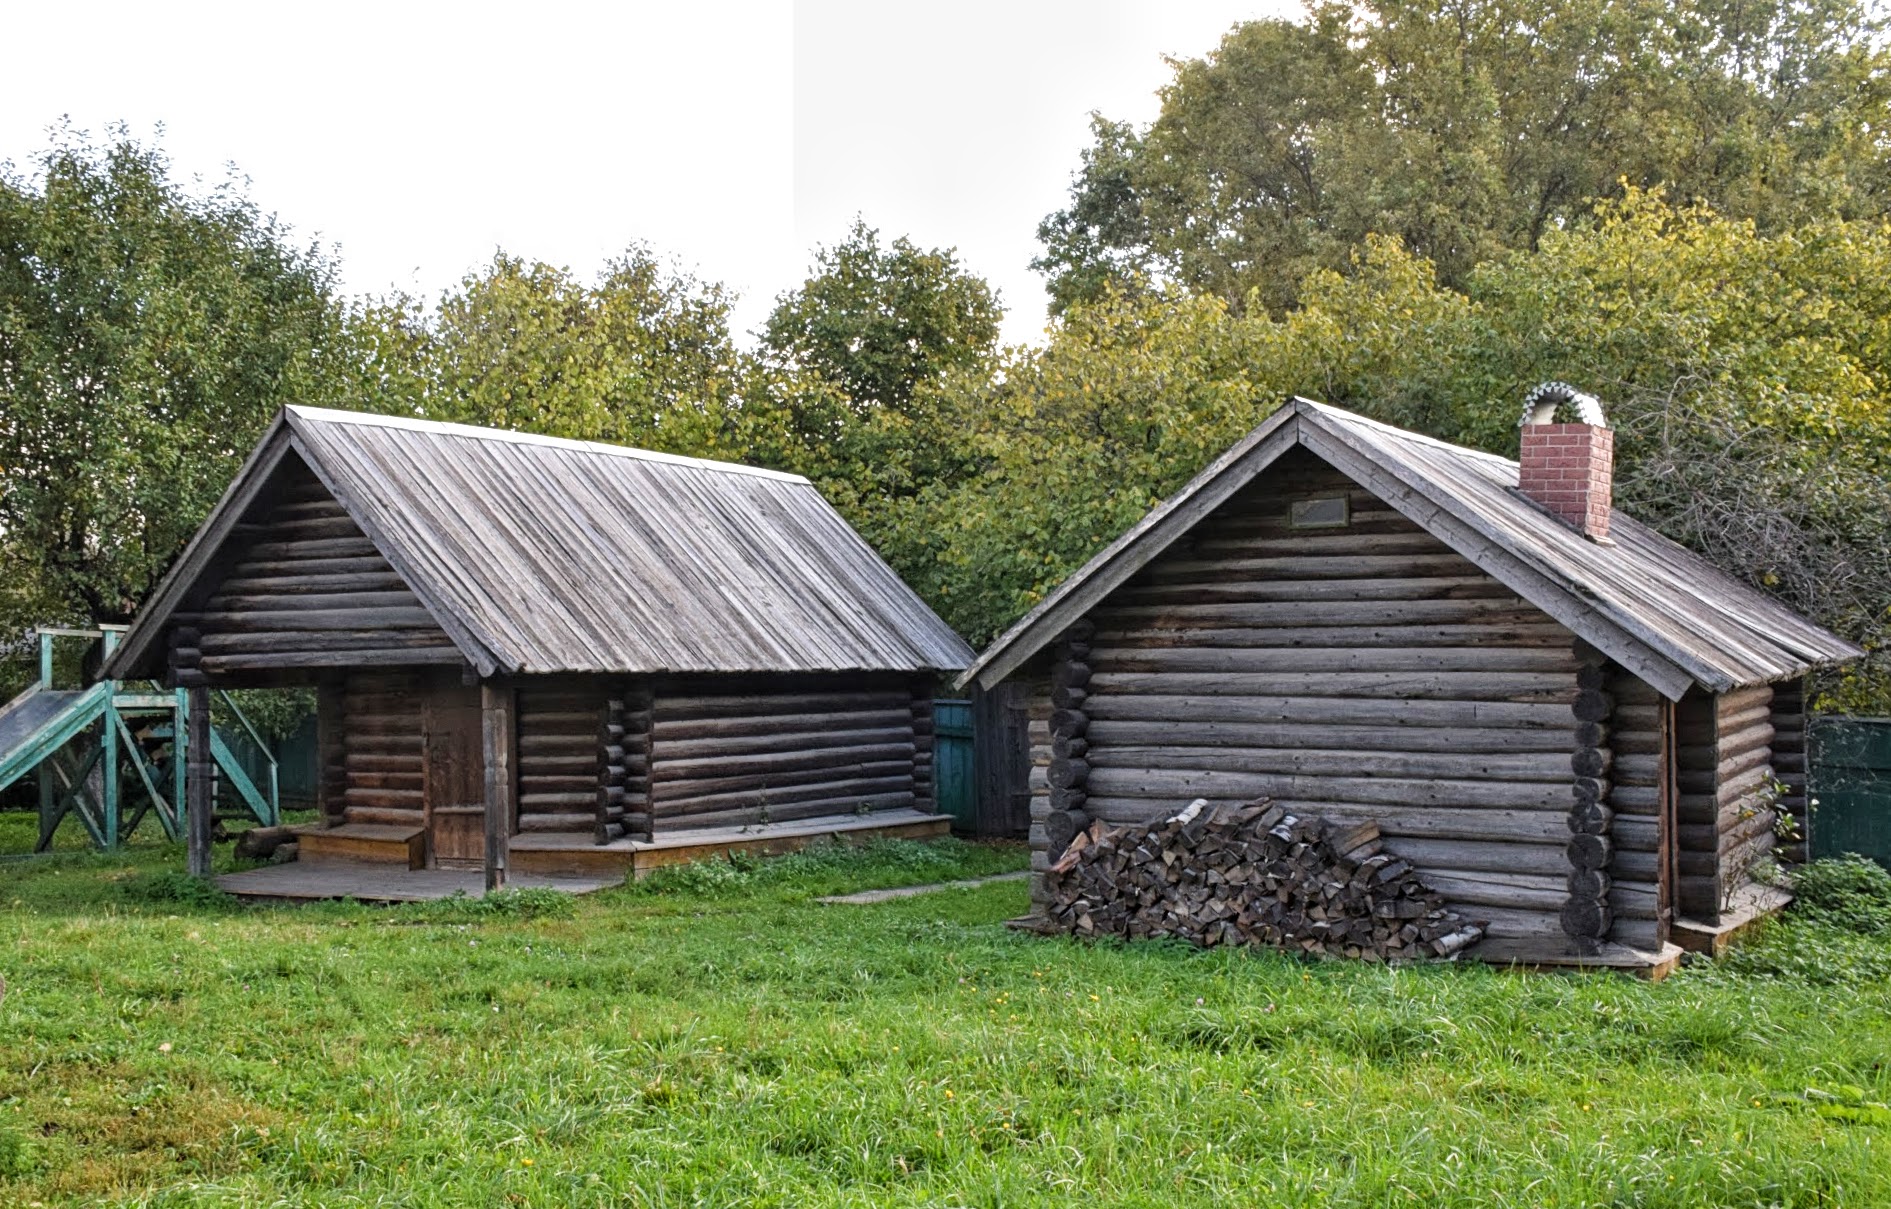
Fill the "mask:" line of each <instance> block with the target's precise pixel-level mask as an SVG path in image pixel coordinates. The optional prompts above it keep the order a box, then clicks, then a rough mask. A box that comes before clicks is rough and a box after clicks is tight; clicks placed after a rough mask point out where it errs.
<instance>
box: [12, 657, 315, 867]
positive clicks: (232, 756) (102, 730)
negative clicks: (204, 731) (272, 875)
mask: <svg viewBox="0 0 1891 1209" xmlns="http://www.w3.org/2000/svg"><path fill="white" fill-rule="evenodd" d="M122 632H123V630H122V627H109V626H108V627H104V628H101V629H97V630H68V629H58V628H54V627H44V628H42V629H40V631H39V680H38V681H37V682H36V683H35V684H34V685H33V686H32V687H30V688H28V689H27V690H26V691H25V692H23V693H21V694H20V695H19V696H17V697H15V698H14V699H13V700H12V701H10V702H8V703H7V704H6V705H4V706H0V789H5V788H6V787H7V786H9V785H11V784H13V783H14V782H15V781H18V780H19V779H20V778H22V777H24V776H26V775H27V774H29V773H37V774H38V777H39V842H38V846H37V850H38V851H41V852H44V851H45V850H46V849H47V847H49V846H50V845H51V843H52V838H53V833H54V831H56V830H57V829H58V827H59V824H60V823H61V822H63V821H64V820H65V818H66V817H67V816H68V815H70V816H72V817H74V818H76V819H77V820H78V821H79V825H80V826H81V827H83V828H84V829H85V832H86V834H87V835H88V836H89V837H90V838H91V840H92V843H93V844H94V845H95V846H97V847H99V848H102V849H111V848H116V847H117V846H118V844H119V842H120V841H121V840H122V839H123V838H124V837H126V836H129V835H130V834H131V833H132V832H134V831H136V830H137V828H138V825H139V823H141V822H142V821H143V820H144V819H145V817H146V816H147V815H155V816H156V817H157V819H158V822H159V825H160V826H162V827H163V828H164V832H165V834H166V835H167V836H169V837H170V838H172V839H178V838H181V837H182V836H183V834H184V823H185V819H184V758H185V753H184V736H185V735H186V734H187V733H188V732H187V730H186V728H185V725H184V723H185V720H186V711H187V708H188V707H187V703H186V699H185V694H184V693H183V691H182V690H170V691H166V690H162V689H159V688H157V687H156V686H154V685H136V684H130V683H121V682H118V681H112V680H103V681H100V682H99V683H97V684H93V685H89V686H87V687H84V688H72V689H62V688H57V687H55V686H54V684H53V642H54V641H55V640H56V639H60V638H83V639H89V640H94V641H102V642H103V644H104V647H105V652H106V653H107V654H110V653H111V651H112V649H113V648H114V647H116V646H117V644H118V637H119V634H120V633H122ZM220 696H221V695H220ZM221 700H222V704H223V705H224V707H225V708H226V709H227V710H228V711H229V714H230V716H231V717H232V718H234V719H235V720H236V722H237V723H238V725H239V726H240V727H241V728H242V731H243V733H242V734H241V735H240V736H239V737H238V738H236V739H235V740H234V741H233V740H232V738H231V737H230V736H228V735H225V734H224V733H223V729H222V728H221V727H212V728H211V731H210V754H211V758H212V760H213V762H214V764H215V766H216V769H217V774H218V787H217V789H218V792H217V795H216V800H217V801H219V802H222V803H223V804H224V805H225V808H226V810H229V811H231V812H232V813H235V814H238V815H241V816H246V817H250V818H254V819H255V820H256V821H257V822H259V823H262V824H264V825H265V826H268V825H273V824H275V823H277V822H278V821H280V819H281V809H280V807H279V804H278V800H277V786H276V764H275V759H274V757H273V756H272V755H270V753H269V748H268V745H267V744H265V743H264V742H263V739H262V736H261V735H259V734H257V733H256V729H255V727H253V726H251V725H250V722H249V719H248V718H245V717H244V716H243V713H242V711H241V710H240V709H238V708H237V707H236V703H235V702H234V701H231V700H229V699H228V698H227V697H222V698H221ZM239 744H241V745H251V746H253V747H254V748H255V750H256V751H258V752H260V753H261V755H262V757H263V766H264V768H265V770H266V773H267V775H266V777H265V780H266V784H264V785H261V786H259V785H257V783H256V781H255V780H254V779H253V778H252V777H251V776H250V774H249V772H248V771H247V770H246V769H245V767H244V764H243V761H242V760H241V759H240V758H239V757H238V754H237V750H236V748H237V746H238V745H239ZM126 767H129V769H130V771H131V773H132V774H133V776H134V777H135V779H136V781H137V788H138V789H139V790H141V791H142V792H140V793H137V794H134V795H131V796H130V798H129V802H130V803H131V804H132V805H133V810H132V811H131V813H130V814H129V815H127V814H126V813H125V811H124V807H125V806H126V805H127V801H128V799H127V796H126V795H125V794H124V792H123V790H124V788H125V786H124V785H123V783H122V782H123V777H124V770H125V768H126Z"/></svg>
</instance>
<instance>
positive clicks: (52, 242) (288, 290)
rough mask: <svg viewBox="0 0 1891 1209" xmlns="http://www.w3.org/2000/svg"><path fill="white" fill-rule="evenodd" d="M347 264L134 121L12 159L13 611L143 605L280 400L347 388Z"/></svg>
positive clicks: (111, 614)
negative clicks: (168, 149)
mask: <svg viewBox="0 0 1891 1209" xmlns="http://www.w3.org/2000/svg"><path fill="white" fill-rule="evenodd" d="M332 279H333V262H332V261H331V260H330V259H329V258H328V257H327V255H326V254H325V253H324V252H323V251H322V250H321V249H319V248H315V247H299V246H297V245H295V244H294V243H293V242H291V240H290V237H289V235H288V233H287V232H286V231H284V230H283V229H282V228H281V227H280V226H278V225H277V223H276V222H275V221H274V220H273V219H270V218H266V217H264V216H263V215H261V214H259V213H258V212H257V210H256V208H255V207H254V206H253V205H252V204H251V203H250V202H249V201H248V200H247V199H246V198H245V197H244V196H243V193H242V191H241V188H240V186H239V184H238V183H237V182H234V181H231V182H226V183H224V184H223V185H221V186H219V187H217V188H214V189H211V190H209V191H207V192H198V191H193V190H192V189H190V188H187V187H186V186H185V185H184V184H182V183H180V182H179V181H177V180H175V179H174V178H173V177H172V175H171V172H170V166H169V164H168V162H167V161H166V159H165V157H164V156H163V154H162V153H161V152H160V151H158V150H157V149H155V148H153V147H149V146H144V145H141V144H140V143H138V142H137V141H135V140H133V139H132V138H131V137H130V136H129V135H127V134H126V133H125V132H123V131H122V130H117V131H114V132H112V134H111V135H110V136H109V137H108V138H106V139H104V140H102V141H92V140H90V139H88V138H87V137H86V136H85V135H83V134H82V133H79V132H75V131H72V130H69V129H68V130H63V131H61V132H59V133H58V134H57V135H56V137H55V139H54V141H53V144H52V146H51V148H50V149H49V150H47V151H46V152H45V153H44V154H43V155H42V156H40V157H39V159H38V160H37V162H36V163H35V164H34V165H33V167H32V168H31V169H30V170H20V169H16V168H14V167H12V166H11V165H7V166H4V167H0V543H4V547H5V552H6V554H7V567H8V576H7V579H8V581H9V582H8V586H7V589H6V594H5V596H4V597H0V609H3V610H4V613H3V614H0V626H4V628H5V629H6V630H8V631H10V632H18V630H19V628H21V627H22V626H24V625H27V624H31V623H33V622H36V621H47V620H52V619H63V620H66V621H78V620H85V619H91V620H119V621H122V620H124V619H125V618H126V617H127V616H129V614H130V612H131V610H132V609H133V608H134V607H135V605H136V604H137V603H138V602H139V601H140V600H141V599H142V598H143V597H144V595H145V594H146V592H147V591H148V590H149V589H150V588H151V586H152V585H153V584H154V582H155V580H156V578H157V576H158V575H159V574H161V572H162V571H163V569H164V567H165V566H166V565H167V564H168V562H169V561H170V559H171V558H172V557H173V556H174V555H175V554H176V553H177V551H178V550H179V549H180V548H181V547H182V545H183V543H184V541H185V540H186V539H187V538H188V537H189V535H190V533H191V532H192V531H193V530H194V529H195V528H196V527H197V524H198V522H200V521H201V520H202V519H203V516H204V514H205V513H206V512H207V511H208V510H209V508H210V506H211V505H212V504H213V503H214V502H215V501H216V499H217V497H218V496H219V495H220V494H221V493H222V491H223V489H224V487H225V486H226V485H227V484H228V483H229V481H230V478H231V476H232V475H233V474H234V472H235V470H236V467H237V465H238V464H239V463H240V462H241V460H242V459H243V457H244V456H245V455H247V454H248V452H249V449H250V446H251V445H252V444H253V443H254V441H255V439H256V438H257V437H258V436H259V435H260V433H261V431H262V429H263V427H264V426H265V425H266V424H267V423H268V421H269V418H270V416H271V415H272V414H274V412H275V411H276V409H277V408H278V407H279V406H281V405H282V404H284V403H287V402H294V401H298V400H305V399H325V398H330V397H333V393H334V389H333V388H334V385H335V383H336V382H337V381H338V380H339V379H340V378H341V377H342V376H344V373H345V365H346V354H345V348H346V341H345V339H344V337H343V333H342V325H341V321H340V316H339V311H338V309H337V307H336V306H335V304H334V302H333V299H332Z"/></svg>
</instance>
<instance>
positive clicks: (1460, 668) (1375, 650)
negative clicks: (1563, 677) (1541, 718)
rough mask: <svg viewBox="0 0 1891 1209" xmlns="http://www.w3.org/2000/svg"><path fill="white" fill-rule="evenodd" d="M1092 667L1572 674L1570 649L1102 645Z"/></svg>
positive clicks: (1111, 669)
mask: <svg viewBox="0 0 1891 1209" xmlns="http://www.w3.org/2000/svg"><path fill="white" fill-rule="evenodd" d="M1091 663H1092V665H1093V666H1094V668H1095V670H1096V671H1097V672H1100V673H1112V674H1115V673H1126V672H1128V673H1134V672H1140V673H1170V674H1174V673H1201V672H1213V673H1250V674H1267V675H1270V676H1272V675H1278V674H1281V673H1331V672H1348V673H1363V674H1390V673H1412V672H1442V673H1450V674H1455V675H1466V674H1475V673H1479V672H1500V673H1531V672H1535V673H1544V672H1548V673H1573V672H1574V671H1575V667H1576V665H1575V661H1574V659H1572V658H1571V656H1570V654H1569V652H1568V651H1567V650H1558V649H1556V648H1554V647H1506V646H1497V645H1491V646H1469V647H1414V648H1409V649H1400V648H1385V647H1286V648H1282V647H1271V648H1270V647H1260V648H1246V649H1241V648H1236V649H1220V648H1214V647H1193V646H1188V647H1166V648H1144V649H1138V648H1127V649H1125V648H1117V647H1111V646H1103V647H1100V648H1099V649H1098V651H1097V653H1096V654H1095V655H1094V656H1093V657H1092V659H1091Z"/></svg>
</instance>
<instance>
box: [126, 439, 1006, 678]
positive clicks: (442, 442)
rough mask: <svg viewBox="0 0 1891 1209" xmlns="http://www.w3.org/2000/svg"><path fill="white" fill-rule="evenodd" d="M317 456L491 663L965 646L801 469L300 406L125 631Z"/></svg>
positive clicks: (597, 662) (843, 660)
mask: <svg viewBox="0 0 1891 1209" xmlns="http://www.w3.org/2000/svg"><path fill="white" fill-rule="evenodd" d="M291 454H295V455H298V456H300V457H301V458H302V460H303V461H304V462H306V463H307V464H308V466H309V468H310V469H312V470H313V471H314V472H315V475H316V476H317V477H318V478H319V479H320V480H321V481H322V483H323V485H324V486H325V487H326V488H327V489H328V490H329V491H330V492H331V493H332V494H333V495H334V497H335V498H336V500H338V501H339V502H340V503H341V504H342V506H343V507H344V508H346V509H347V511H348V513H349V515H350V516H352V517H353V518H354V520H355V522H356V523H357V524H359V525H360V526H361V528H362V530H363V531H364V532H365V533H366V534H367V535H368V537H369V538H370V539H371V540H372V541H373V542H374V544H375V546H376V548H377V549H379V550H380V552H381V554H382V555H383V556H384V557H385V558H386V559H387V560H388V562H389V563H390V564H392V565H393V567H394V569H395V570H396V571H397V572H399V573H400V575H401V578H402V579H403V580H405V581H406V583H407V585H408V587H409V588H411V589H412V590H413V592H414V594H415V595H416V596H418V597H419V598H420V599H421V601H422V603H424V604H425V605H426V606H427V608H428V609H429V611H431V612H432V613H433V615H434V617H435V618H436V619H437V620H438V621H439V623H440V625H441V627H442V628H443V629H445V630H446V631H447V633H448V634H450V635H451V636H452V637H453V640H454V642H455V643H456V644H457V645H458V646H459V648H460V650H461V651H462V653H463V654H464V655H465V656H466V659H467V662H468V663H470V664H471V665H472V666H473V667H474V668H475V669H476V670H477V671H478V672H479V673H480V674H481V675H484V676H489V675H493V674H495V673H508V674H509V673H543V672H620V673H651V672H826V671H955V670H957V669H959V668H962V667H964V666H965V664H966V662H967V661H968V660H969V659H970V658H971V655H972V651H971V648H970V647H968V646H966V645H965V643H964V641H963V640H961V639H960V638H959V636H958V635H957V634H955V633H953V632H952V630H951V629H950V628H949V627H948V626H947V625H946V624H945V623H944V622H943V621H941V620H940V619H939V617H938V615H937V614H935V613H934V612H933V611H932V610H931V609H930V608H928V607H927V606H926V604H925V602H924V601H922V600H920V598H919V597H918V596H917V595H916V594H915V593H914V592H913V590H912V589H911V588H909V587H907V586H906V584H905V583H904V582H903V581H901V579H900V578H899V576H898V575H896V574H895V573H894V572H893V569H892V568H891V567H889V566H887V565H886V563H885V562H884V561H883V560H882V559H881V558H880V557H879V555H877V554H876V553H874V551H873V549H872V548H871V547H870V546H868V545H867V543H866V542H865V541H864V540H863V539H862V538H861V537H860V535H859V534H858V533H856V532H854V530H853V529H852V528H851V527H850V526H849V525H848V524H847V522H846V521H844V520H842V519H841V517H840V514H839V513H837V512H835V511H834V509H833V507H832V506H831V505H829V504H828V502H827V501H826V500H825V499H824V498H822V496H821V494H820V492H819V491H817V490H816V489H815V488H814V485H813V484H812V483H810V482H808V480H806V479H804V478H802V477H800V476H799V475H792V474H782V473H779V472H776V471H772V470H761V469H757V468H755V467H750V466H737V465H732V464H729V463H726V462H711V461H704V460H701V459H697V458H683V457H675V456H672V455H669V454H661V453H651V452H648V451H645V450H638V449H627V448H624V447H622V446H616V445H603V444H598V443H595V442H589V441H567V440H558V439H554V438H550V437H540V436H532V435H528V434H524V433H515V432H504V431H500V430H497V429H490V428H474V427H469V426H466V425H461V424H442V423H436V422H431V421H424V420H411V419H401V418H394V417H388V416H377V415H367V414H362V413H356V412H346V411H330V410H326V409H322V408H314V407H289V408H285V409H284V410H283V412H282V413H281V414H280V415H278V416H277V418H276V420H275V421H274V423H272V424H271V426H270V429H269V431H268V432H267V433H266V434H265V435H264V437H263V440H262V442H261V443H260V444H259V445H258V447H257V449H256V451H255V453H253V454H252V455H251V456H250V459H249V460H248V461H247V462H246V463H245V464H244V466H243V468H242V470H241V471H239V472H238V474H237V478H236V481H235V482H233V483H232V484H231V485H230V488H229V490H228V491H227V492H226V493H225V494H224V497H223V499H222V501H221V502H219V503H218V505H217V507H216V509H215V510H214V511H213V512H212V513H211V515H210V518H209V519H208V520H207V521H205V523H204V525H203V527H202V528H201V529H200V530H199V531H198V533H197V535H196V536H195V537H194V538H193V539H192V540H191V543H190V544H189V545H188V546H187V547H186V548H185V550H184V553H183V555H182V556H181V557H180V558H179V559H178V561H177V564H176V565H175V566H174V567H173V568H172V569H171V572H170V574H169V575H167V576H166V577H165V580H164V582H163V583H162V584H160V585H159V587H158V590H157V591H156V593H154V594H153V596H152V598H151V599H150V601H149V602H147V604H146V605H145V607H144V609H143V610H141V612H140V614H139V616H138V618H137V620H136V622H135V624H134V625H133V626H132V627H131V630H130V631H129V632H128V633H127V634H126V636H125V639H124V641H123V642H122V644H121V645H120V646H119V648H118V651H117V654H116V655H115V657H114V658H113V660H112V662H111V664H110V665H109V666H108V668H107V674H113V675H122V674H123V673H125V672H127V671H130V670H131V669H134V668H137V667H140V666H144V665H146V664H148V662H149V659H148V652H150V651H152V650H153V649H154V644H155V643H157V642H158V640H159V637H160V635H161V633H162V631H163V628H164V625H165V622H166V620H167V619H168V617H169V616H170V614H171V613H172V612H173V611H174V610H175V609H177V608H178V607H179V606H180V603H181V602H182V601H183V600H184V599H185V597H186V596H187V594H188V592H189V590H190V587H191V585H192V584H193V583H194V582H195V581H196V580H197V578H198V577H199V576H200V575H202V574H203V573H204V572H205V571H206V569H207V568H208V567H209V565H210V561H211V559H212V557H213V556H214V555H215V554H216V552H217V550H218V548H219V547H220V546H221V545H222V544H223V542H224V541H225V540H226V539H227V538H228V537H230V536H231V534H232V533H233V531H234V529H235V526H236V524H237V522H238V521H239V520H240V519H241V518H242V516H243V514H244V512H245V511H246V510H247V509H248V507H249V506H250V505H251V504H252V503H253V502H255V501H256V500H257V499H258V498H259V493H261V492H262V490H263V488H264V485H265V483H266V481H267V480H268V478H269V476H270V474H271V473H272V472H273V471H274V470H275V469H276V467H277V466H278V465H280V464H281V463H282V461H283V460H284V459H285V458H287V457H289V456H290V455H291Z"/></svg>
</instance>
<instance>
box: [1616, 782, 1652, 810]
mask: <svg viewBox="0 0 1891 1209" xmlns="http://www.w3.org/2000/svg"><path fill="white" fill-rule="evenodd" d="M1608 800H1609V807H1610V809H1612V810H1615V811H1618V812H1620V813H1623V814H1645V815H1657V814H1660V813H1661V789H1660V787H1659V786H1655V785H1612V786H1610V788H1609V799H1608Z"/></svg>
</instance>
